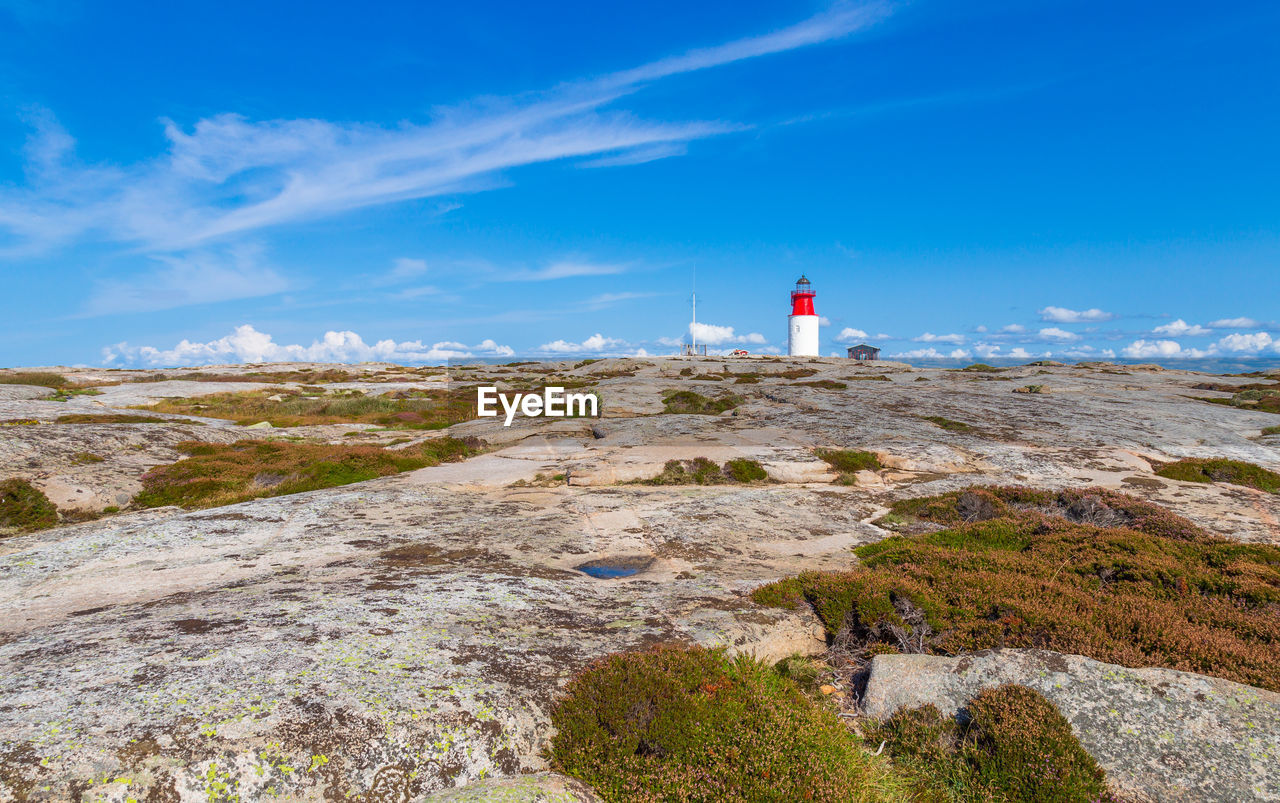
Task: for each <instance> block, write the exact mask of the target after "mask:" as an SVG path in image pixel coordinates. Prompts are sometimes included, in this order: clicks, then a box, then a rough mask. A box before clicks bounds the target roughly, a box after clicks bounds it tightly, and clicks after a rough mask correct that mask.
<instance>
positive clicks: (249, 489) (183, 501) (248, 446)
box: [133, 438, 480, 509]
mask: <svg viewBox="0 0 1280 803" xmlns="http://www.w3.org/2000/svg"><path fill="white" fill-rule="evenodd" d="M479 445H480V443H479V441H476V440H474V439H468V440H465V441H464V440H458V439H456V438H436V439H434V440H429V441H426V442H425V443H421V444H418V445H417V446H414V447H411V448H407V449H384V448H382V447H379V446H345V445H341V446H335V445H330V444H323V443H293V442H285V441H264V440H248V441H239V442H237V443H233V444H221V443H201V442H199V441H184V442H182V443H179V444H178V446H177V448H178V450H179V451H181V452H183V453H185V454H187V455H189V457H187V458H186V459H185V460H179V461H178V462H176V463H173V464H171V465H167V466H160V467H159V468H154V469H152V470H151V471H148V472H147V473H146V474H144V475H143V476H142V491H141V492H140V493H139V494H138V495H137V496H136V497H134V500H133V501H134V504H136V505H137V506H139V507H161V506H163V505H179V506H181V507H184V508H187V509H195V508H205V507H216V506H218V505H230V504H235V503H236V502H243V501H245V500H248V499H258V498H261V497H264V496H283V495H285V494H295V493H301V492H303V491H314V490H317V489H319V488H332V487H335V486H338V485H348V484H350V483H353V482H363V481H364V480H371V479H373V478H375V477H384V476H387V475H389V474H397V473H399V472H401V471H412V470H414V469H418V468H423V467H424V466H434V465H439V464H440V463H443V462H452V461H455V460H461V459H464V458H466V457H469V456H470V455H473V454H475V453H476V451H477V449H478V447H479Z"/></svg>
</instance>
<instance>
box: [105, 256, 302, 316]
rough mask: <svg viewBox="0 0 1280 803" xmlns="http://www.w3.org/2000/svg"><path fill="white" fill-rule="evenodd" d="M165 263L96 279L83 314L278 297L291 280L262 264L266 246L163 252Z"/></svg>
mask: <svg viewBox="0 0 1280 803" xmlns="http://www.w3.org/2000/svg"><path fill="white" fill-rule="evenodd" d="M154 259H155V261H156V262H158V263H160V266H159V267H157V268H156V269H154V270H151V271H148V272H146V273H143V274H137V275H133V276H128V277H125V278H123V279H104V280H102V281H99V282H98V283H96V284H95V285H94V287H93V290H92V292H91V294H90V296H89V300H88V303H86V305H85V308H84V311H83V313H82V314H83V315H85V316H90V317H92V316H99V315H113V314H119V313H136V312H153V311H155V310H162V309H173V308H175V307H185V306H190V305H193V304H211V303H214V302H219V301H232V300H236V299H243V298H258V297H262V296H270V295H276V294H278V293H282V292H284V291H286V290H288V289H290V287H291V282H290V281H289V280H288V279H286V278H285V277H283V276H281V275H280V274H279V273H277V272H276V271H275V270H274V269H273V268H271V267H269V266H266V265H263V264H262V262H261V250H260V249H258V248H256V247H247V246H244V247H238V248H234V249H231V250H229V251H226V252H222V251H200V252H194V253H189V254H184V255H182V256H168V255H164V254H160V255H157V256H155V257H154Z"/></svg>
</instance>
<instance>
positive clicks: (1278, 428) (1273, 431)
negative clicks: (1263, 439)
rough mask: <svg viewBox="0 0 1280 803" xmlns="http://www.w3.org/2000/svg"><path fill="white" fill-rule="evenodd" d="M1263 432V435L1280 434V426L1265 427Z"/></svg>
mask: <svg viewBox="0 0 1280 803" xmlns="http://www.w3.org/2000/svg"><path fill="white" fill-rule="evenodd" d="M1262 434H1263V435H1280V426H1275V427H1263V428H1262Z"/></svg>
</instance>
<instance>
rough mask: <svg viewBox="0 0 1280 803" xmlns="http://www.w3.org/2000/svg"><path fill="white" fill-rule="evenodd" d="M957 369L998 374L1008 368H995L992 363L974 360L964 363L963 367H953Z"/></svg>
mask: <svg viewBox="0 0 1280 803" xmlns="http://www.w3.org/2000/svg"><path fill="white" fill-rule="evenodd" d="M955 370H957V371H965V372H968V373H971V374H998V373H1001V372H1002V371H1007V370H1009V369H1008V368H997V367H995V366H994V365H987V364H986V363H985V362H975V363H974V364H973V365H966V366H965V367H963V368H957V369H955Z"/></svg>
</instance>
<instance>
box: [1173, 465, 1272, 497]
mask: <svg viewBox="0 0 1280 803" xmlns="http://www.w3.org/2000/svg"><path fill="white" fill-rule="evenodd" d="M1156 476H1157V477H1164V478H1165V479H1170V480H1182V481H1183V482H1225V483H1228V484H1230V485H1243V486H1245V487H1246V488H1256V489H1258V490H1259V491H1266V492H1267V493H1272V494H1276V493H1280V474H1277V473H1276V472H1274V471H1268V470H1267V469H1265V468H1262V467H1261V466H1255V465H1254V464H1253V463H1245V462H1243V461H1241V460H1226V459H1223V458H1212V459H1194V458H1188V459H1186V460H1179V461H1178V462H1176V463H1169V464H1168V465H1165V466H1161V467H1160V470H1159V471H1157V472H1156Z"/></svg>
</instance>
